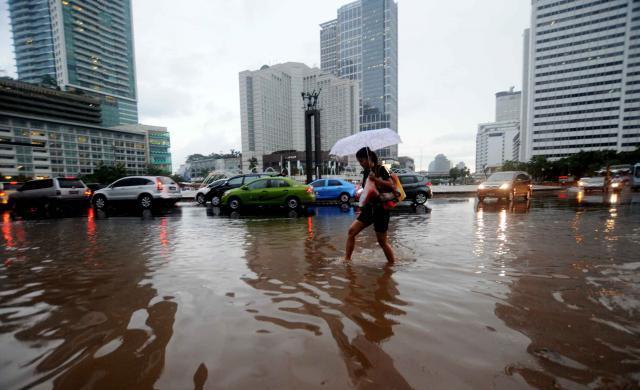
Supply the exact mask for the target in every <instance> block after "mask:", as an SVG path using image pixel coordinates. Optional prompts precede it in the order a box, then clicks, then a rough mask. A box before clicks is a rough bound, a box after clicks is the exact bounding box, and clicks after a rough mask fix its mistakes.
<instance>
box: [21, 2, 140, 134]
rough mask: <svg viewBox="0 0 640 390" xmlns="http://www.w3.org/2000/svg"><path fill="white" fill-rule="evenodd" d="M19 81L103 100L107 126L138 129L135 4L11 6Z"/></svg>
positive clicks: (103, 113) (91, 3)
mask: <svg viewBox="0 0 640 390" xmlns="http://www.w3.org/2000/svg"><path fill="white" fill-rule="evenodd" d="M9 11H10V14H11V23H12V29H13V41H14V46H15V51H16V63H17V68H18V78H19V79H21V80H23V81H27V82H34V83H41V82H42V81H43V79H44V80H46V81H49V80H50V79H51V78H53V80H54V81H55V83H57V85H58V86H59V87H60V88H61V89H63V90H69V91H72V90H76V91H79V92H80V93H84V94H86V95H90V96H95V97H98V98H100V100H101V105H102V109H103V110H102V125H104V126H114V125H118V124H127V123H137V122H138V107H137V97H136V96H137V91H136V80H135V60H134V51H133V33H132V20H131V2H130V0H112V1H108V2H104V1H99V0H83V1H78V0H52V1H47V0H9Z"/></svg>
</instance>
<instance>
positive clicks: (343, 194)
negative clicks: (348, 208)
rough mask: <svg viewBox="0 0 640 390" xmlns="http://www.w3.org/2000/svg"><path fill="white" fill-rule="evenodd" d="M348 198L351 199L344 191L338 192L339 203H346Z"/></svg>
mask: <svg viewBox="0 0 640 390" xmlns="http://www.w3.org/2000/svg"><path fill="white" fill-rule="evenodd" d="M349 199H351V197H350V196H349V194H347V193H346V192H343V193H342V194H340V197H339V198H338V200H339V201H340V202H341V203H348V202H349Z"/></svg>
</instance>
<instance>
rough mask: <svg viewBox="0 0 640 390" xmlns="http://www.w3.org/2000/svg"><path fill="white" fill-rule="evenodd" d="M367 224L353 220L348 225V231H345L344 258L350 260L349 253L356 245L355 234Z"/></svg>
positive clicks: (351, 252)
mask: <svg viewBox="0 0 640 390" xmlns="http://www.w3.org/2000/svg"><path fill="white" fill-rule="evenodd" d="M367 226H368V225H365V224H364V223H362V222H360V221H358V220H355V221H353V223H352V224H351V226H350V227H349V232H348V233H347V245H346V249H345V255H344V260H345V261H351V255H352V254H353V248H355V246H356V236H357V235H358V233H360V232H361V231H362V229H364V228H366V227H367Z"/></svg>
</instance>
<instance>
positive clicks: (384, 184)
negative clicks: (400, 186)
mask: <svg viewBox="0 0 640 390" xmlns="http://www.w3.org/2000/svg"><path fill="white" fill-rule="evenodd" d="M369 179H370V180H371V179H373V181H374V182H375V183H376V186H378V187H380V188H384V189H388V190H392V189H393V181H392V180H391V178H388V179H386V180H385V179H381V178H379V177H377V176H375V175H374V173H373V172H371V173H370V174H369Z"/></svg>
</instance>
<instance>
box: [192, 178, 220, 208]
mask: <svg viewBox="0 0 640 390" xmlns="http://www.w3.org/2000/svg"><path fill="white" fill-rule="evenodd" d="M225 181H227V179H226V178H225V179H218V180H216V181H214V182H211V183H209V184H207V185H206V186H204V187H202V188H200V189H199V190H198V192H196V196H195V197H194V199H195V200H196V202H197V203H198V204H205V202H206V200H205V197H204V196H205V195H206V194H207V193H208V192H209V191H211V189H212V188H213V187H217V186H219V185H221V184H222V183H224V182H225Z"/></svg>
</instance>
